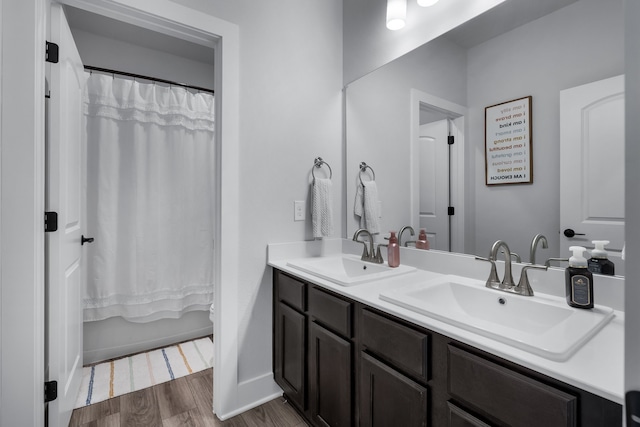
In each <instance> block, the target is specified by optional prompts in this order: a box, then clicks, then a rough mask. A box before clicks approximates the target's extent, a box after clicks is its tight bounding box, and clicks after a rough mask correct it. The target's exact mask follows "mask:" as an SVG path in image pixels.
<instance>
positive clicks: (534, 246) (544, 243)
mask: <svg viewBox="0 0 640 427" xmlns="http://www.w3.org/2000/svg"><path fill="white" fill-rule="evenodd" d="M540 242H542V249H547V248H549V243H547V238H546V237H544V236H543V235H542V234H536V235H535V236H534V237H533V240H531V250H530V251H529V262H530V263H531V264H535V263H536V249H537V248H538V243H540Z"/></svg>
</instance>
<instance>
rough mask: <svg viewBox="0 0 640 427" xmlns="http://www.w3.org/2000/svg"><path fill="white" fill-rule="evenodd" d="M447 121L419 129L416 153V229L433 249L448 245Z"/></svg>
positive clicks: (443, 249) (441, 248)
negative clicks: (424, 232)
mask: <svg viewBox="0 0 640 427" xmlns="http://www.w3.org/2000/svg"><path fill="white" fill-rule="evenodd" d="M448 122H449V120H448V119H445V120H440V121H437V122H433V123H427V124H425V125H421V126H420V136H419V138H418V141H417V144H418V147H417V148H418V149H417V153H418V156H419V161H418V169H419V171H418V175H419V182H418V187H419V193H418V194H419V198H420V203H419V206H420V210H419V219H418V224H419V225H418V226H419V228H424V229H425V230H426V231H427V238H428V239H429V244H430V246H431V248H432V249H438V250H442V251H448V250H450V246H449V215H448V214H447V208H448V207H449V145H448V144H447V136H448V135H449V123H448Z"/></svg>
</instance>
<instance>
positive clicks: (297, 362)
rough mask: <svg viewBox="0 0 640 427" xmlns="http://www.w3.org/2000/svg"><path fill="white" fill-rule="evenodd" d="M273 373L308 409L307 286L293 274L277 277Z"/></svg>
mask: <svg viewBox="0 0 640 427" xmlns="http://www.w3.org/2000/svg"><path fill="white" fill-rule="evenodd" d="M275 279H276V283H275V286H274V299H273V301H274V309H273V313H274V316H273V329H274V333H273V372H274V376H275V379H276V382H277V383H278V385H280V387H282V390H284V393H285V394H286V395H287V397H288V399H289V401H290V402H291V403H292V404H293V405H294V406H296V407H297V408H298V410H300V411H302V412H304V411H305V410H306V401H307V395H306V391H307V364H306V357H307V352H306V346H307V339H306V337H307V316H306V315H305V314H304V312H305V310H306V285H305V284H304V283H303V282H300V281H298V280H296V279H294V278H292V277H290V276H287V275H284V274H278V275H276V276H275Z"/></svg>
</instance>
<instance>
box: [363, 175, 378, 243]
mask: <svg viewBox="0 0 640 427" xmlns="http://www.w3.org/2000/svg"><path fill="white" fill-rule="evenodd" d="M363 184H364V194H363V197H362V198H363V201H364V203H363V214H364V215H363V218H364V222H365V224H364V228H366V229H367V230H369V233H371V234H377V233H379V232H380V219H379V216H380V215H379V213H378V186H377V185H376V182H375V181H365V182H364V183H363Z"/></svg>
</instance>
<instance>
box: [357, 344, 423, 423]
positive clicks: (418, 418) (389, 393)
mask: <svg viewBox="0 0 640 427" xmlns="http://www.w3.org/2000/svg"><path fill="white" fill-rule="evenodd" d="M361 354H362V356H361V358H360V425H361V426H362V427H369V426H371V427H384V426H406V427H413V426H416V427H419V426H423V427H426V425H427V415H428V414H427V409H428V408H427V389H426V388H425V387H423V386H421V385H420V384H418V383H416V382H414V381H412V380H410V379H409V378H407V377H405V376H404V375H402V374H400V373H399V372H397V371H395V370H394V369H392V368H390V367H388V366H387V365H385V364H384V363H382V362H379V361H378V360H376V359H374V358H373V357H371V356H369V355H368V354H366V353H361Z"/></svg>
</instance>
